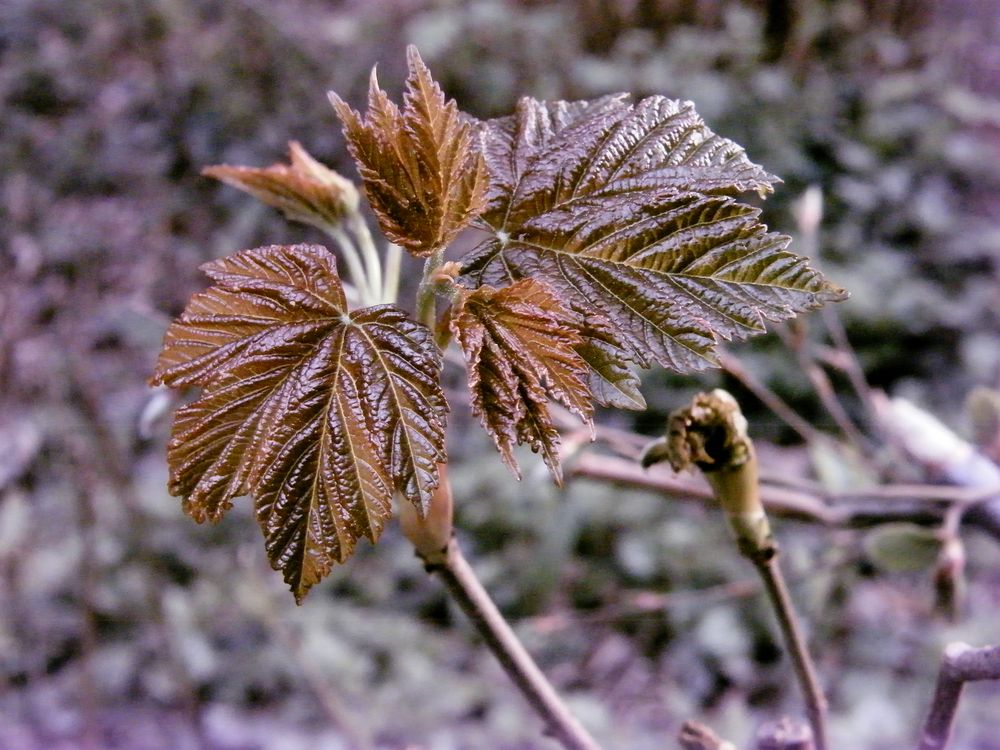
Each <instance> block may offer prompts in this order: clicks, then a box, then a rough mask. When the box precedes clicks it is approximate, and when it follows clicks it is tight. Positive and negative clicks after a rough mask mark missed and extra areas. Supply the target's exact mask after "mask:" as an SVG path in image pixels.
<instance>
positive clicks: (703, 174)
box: [463, 96, 845, 407]
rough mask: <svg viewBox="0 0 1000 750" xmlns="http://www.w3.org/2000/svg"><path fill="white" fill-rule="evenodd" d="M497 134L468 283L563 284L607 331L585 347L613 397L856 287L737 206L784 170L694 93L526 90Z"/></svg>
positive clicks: (623, 397)
mask: <svg viewBox="0 0 1000 750" xmlns="http://www.w3.org/2000/svg"><path fill="white" fill-rule="evenodd" d="M484 139H485V144H484V153H485V156H486V160H487V164H488V167H489V170H490V190H489V193H488V205H487V208H486V210H485V212H484V214H483V217H482V218H483V221H484V223H485V225H486V226H487V228H488V229H489V231H490V233H491V235H492V236H490V237H489V238H488V239H486V240H485V241H484V242H482V243H481V244H480V245H479V246H478V247H477V248H475V249H474V250H473V251H472V252H470V253H469V254H468V255H467V256H466V257H465V258H464V259H463V273H464V283H466V284H468V285H471V286H479V285H481V284H491V285H494V286H504V285H507V284H511V283H514V282H516V281H518V280H520V279H523V278H535V279H543V280H545V281H546V282H547V283H548V284H550V285H551V287H552V289H553V290H554V291H555V293H556V294H557V295H558V296H559V297H560V298H561V299H562V301H563V302H564V303H565V304H566V305H567V306H568V307H569V308H570V309H571V310H572V311H573V312H574V313H575V315H576V316H577V317H578V319H579V321H580V323H579V324H580V327H581V329H582V330H584V331H587V329H588V328H592V329H593V330H592V331H591V334H592V336H591V337H590V339H589V344H588V346H587V347H585V348H584V349H583V350H581V351H582V352H583V354H584V355H585V356H586V358H587V360H588V362H589V363H590V364H591V365H592V367H593V368H594V380H595V382H594V384H593V391H594V394H595V396H596V397H597V399H598V400H599V401H601V403H605V404H608V405H616V406H629V405H631V406H633V407H636V406H641V403H642V402H641V397H639V398H636V397H635V395H637V391H635V387H634V385H635V383H634V379H633V378H632V376H631V375H630V373H629V370H628V368H627V367H626V364H627V363H628V362H629V361H631V362H634V363H637V364H639V365H641V366H644V367H648V366H650V365H651V364H652V363H654V362H656V363H659V364H661V365H663V366H665V367H669V368H671V369H675V370H691V369H700V368H703V367H706V366H708V365H711V364H714V363H715V355H714V350H715V346H716V341H717V339H719V338H723V339H727V338H731V337H744V336H747V335H750V334H754V333H758V332H761V331H763V329H764V327H763V321H764V319H771V320H782V319H785V318H788V317H791V316H793V315H795V314H796V313H798V312H801V311H804V310H808V309H811V308H814V307H817V306H819V305H821V304H822V303H823V302H826V301H830V300H838V299H842V298H843V297H844V296H845V293H844V292H843V290H841V289H839V288H837V287H835V286H833V285H832V284H830V283H829V282H827V281H826V280H825V279H824V278H823V277H822V276H821V275H820V273H819V272H817V271H816V270H814V269H812V268H810V267H809V265H808V264H807V262H806V260H805V259H804V258H802V257H799V256H797V255H794V254H792V253H790V252H788V251H787V250H786V247H787V245H788V242H789V238H788V237H785V236H783V235H780V234H774V233H770V232H768V231H767V227H765V226H764V225H763V224H761V223H760V220H759V211H758V210H757V209H755V208H752V207H750V206H748V205H745V204H741V203H739V202H737V201H736V200H735V198H734V197H733V196H736V195H738V194H739V193H742V192H745V191H756V192H758V193H760V194H764V193H767V192H769V191H770V190H771V184H772V183H773V182H774V181H775V179H776V178H774V177H772V176H771V175H769V174H767V173H766V172H765V171H764V170H763V169H761V168H760V167H758V166H756V165H755V164H753V163H752V162H750V161H749V159H747V157H746V154H745V153H744V151H743V149H742V148H740V147H739V146H737V145H736V144H735V143H733V142H732V141H729V140H727V139H725V138H720V137H719V136H717V135H715V134H714V133H712V131H711V130H709V129H708V128H707V127H706V126H705V124H704V123H703V122H702V121H701V119H700V118H699V117H698V115H697V114H696V113H695V111H694V108H693V106H692V105H691V104H690V103H688V102H677V101H674V100H670V99H666V98H664V97H659V96H654V97H649V98H647V99H643V100H642V101H640V102H638V103H637V104H632V103H630V102H629V101H628V99H627V97H625V96H612V97H605V98H603V99H598V100H595V101H592V102H571V103H567V102H539V101H536V100H533V99H523V100H522V101H521V102H520V104H519V105H518V110H517V113H516V114H515V115H513V116H510V117H506V118H501V119H498V120H493V121H490V122H488V123H486V125H485V135H484ZM588 321H600V324H599V325H597V326H594V325H592V324H590V325H588ZM633 392H634V393H633ZM630 402H631V403H630Z"/></svg>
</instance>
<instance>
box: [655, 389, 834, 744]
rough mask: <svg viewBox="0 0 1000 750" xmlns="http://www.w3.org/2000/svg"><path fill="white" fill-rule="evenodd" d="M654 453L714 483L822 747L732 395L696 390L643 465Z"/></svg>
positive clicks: (822, 704)
mask: <svg viewBox="0 0 1000 750" xmlns="http://www.w3.org/2000/svg"><path fill="white" fill-rule="evenodd" d="M657 461H668V462H669V463H670V465H671V467H672V468H673V469H674V470H675V471H679V470H681V469H684V468H688V467H692V466H695V467H697V468H698V469H700V470H701V472H702V474H703V475H704V476H705V479H706V480H707V481H708V483H709V484H710V485H711V487H712V491H713V494H714V495H715V498H716V499H717V500H718V502H719V505H720V506H721V508H722V511H723V515H724V516H725V518H726V522H727V524H728V525H729V529H730V531H731V532H732V534H733V537H734V539H735V541H736V546H737V548H738V549H739V551H740V554H742V555H743V556H744V557H746V558H747V559H748V560H750V561H751V562H752V563H753V565H754V567H755V568H756V569H757V572H758V573H759V574H760V577H761V580H763V582H764V588H765V591H766V592H767V595H768V599H769V600H770V602H771V607H772V609H773V610H774V612H775V614H776V616H777V618H778V623H779V625H780V626H781V632H782V635H783V636H784V640H785V646H786V648H787V649H788V651H789V653H790V654H791V657H792V665H793V667H794V669H795V675H796V677H797V678H798V681H799V685H800V687H801V689H802V693H803V697H804V699H805V704H806V714H807V716H808V717H809V724H810V726H811V728H812V733H813V739H814V741H815V743H816V750H826V749H827V742H826V708H827V706H826V697H825V696H824V694H823V690H822V688H821V687H820V684H819V680H818V679H817V677H816V670H815V668H814V667H813V663H812V658H811V657H810V655H809V650H808V648H807V646H806V640H805V637H804V636H803V634H802V631H801V628H800V625H799V619H798V616H797V615H796V613H795V608H794V606H793V604H792V600H791V597H790V596H789V594H788V587H787V586H786V585H785V580H784V578H783V577H782V575H781V569H780V568H779V567H778V562H777V558H778V545H777V543H776V542H775V541H774V538H773V536H772V534H771V528H770V523H769V521H768V518H767V513H766V512H765V510H764V505H763V503H762V500H761V492H760V480H759V478H758V473H757V453H756V450H755V449H754V445H753V441H752V440H751V439H750V437H749V435H748V434H747V421H746V419H745V418H744V416H743V414H742V412H741V411H740V407H739V404H738V403H737V402H736V399H734V398H733V397H732V396H731V395H730V394H729V393H727V392H726V391H723V390H714V391H712V392H711V393H699V394H697V395H696V396H695V397H694V398H693V399H692V401H691V403H690V405H688V406H686V407H684V408H683V409H678V410H677V411H674V412H672V413H671V414H670V418H669V419H668V421H667V434H666V437H665V438H664V440H663V441H661V442H660V443H658V444H654V445H653V446H652V450H647V451H646V452H645V453H644V454H643V458H642V463H643V464H644V465H647V466H648V465H651V463H655V462H657Z"/></svg>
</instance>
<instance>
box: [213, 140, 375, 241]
mask: <svg viewBox="0 0 1000 750" xmlns="http://www.w3.org/2000/svg"><path fill="white" fill-rule="evenodd" d="M288 154H289V160H290V164H272V165H271V166H270V167H266V168H263V169H256V168H253V167H231V166H229V165H226V164H218V165H216V166H214V167H205V169H203V170H202V171H201V173H202V174H203V175H206V176H208V177H214V178H215V179H217V180H221V181H222V182H225V183H226V184H227V185H232V186H233V187H236V188H239V189H240V190H243V191H245V192H247V193H250V195H252V196H253V197H254V198H256V199H257V200H259V201H261V202H262V203H266V204H267V205H269V206H274V207H275V208H280V209H281V210H282V212H283V213H284V214H285V216H287V217H288V218H289V219H291V220H292V221H300V222H302V223H303V224H312V225H313V226H316V227H319V228H320V229H326V228H329V227H330V226H332V225H335V224H337V223H339V222H340V220H341V219H342V218H343V217H344V215H345V214H346V213H349V212H352V211H356V210H357V208H358V191H357V189H356V188H355V187H354V183H352V182H351V181H350V180H348V179H345V178H344V177H341V176H340V175H339V174H337V173H336V172H334V171H333V170H332V169H330V168H329V167H327V166H325V165H323V164H321V163H320V162H318V161H316V160H315V159H314V158H313V157H312V156H310V155H309V153H308V152H307V151H306V150H305V149H304V148H302V145H301V144H300V143H298V142H297V141H291V142H290V143H289V144H288Z"/></svg>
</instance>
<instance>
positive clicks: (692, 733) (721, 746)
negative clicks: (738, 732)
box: [677, 721, 736, 750]
mask: <svg viewBox="0 0 1000 750" xmlns="http://www.w3.org/2000/svg"><path fill="white" fill-rule="evenodd" d="M677 741H678V742H680V744H681V747H682V748H684V750H736V745H734V744H733V743H732V742H729V741H727V740H724V739H722V738H721V737H719V735H717V734H716V733H715V732H713V731H712V730H711V729H710V728H709V727H706V726H705V725H704V724H699V723H698V722H696V721H685V722H684V724H683V725H682V726H681V731H680V734H679V735H678V737H677Z"/></svg>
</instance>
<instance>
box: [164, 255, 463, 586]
mask: <svg viewBox="0 0 1000 750" xmlns="http://www.w3.org/2000/svg"><path fill="white" fill-rule="evenodd" d="M203 268H204V270H205V272H206V273H207V274H208V275H209V276H210V277H211V278H212V280H213V281H214V282H215V283H214V285H213V286H212V287H210V288H209V289H208V290H206V291H204V292H201V293H199V294H196V295H194V297H193V298H192V299H191V301H190V303H189V304H188V307H187V309H186V310H185V311H184V313H183V315H182V316H181V317H180V319H179V320H178V321H177V322H175V323H173V324H172V325H171V326H170V328H169V330H168V331H167V336H166V341H165V344H164V349H163V352H162V353H161V355H160V359H159V361H158V362H157V366H156V372H155V374H154V376H153V382H154V383H156V384H166V385H171V386H186V385H200V386H202V388H203V390H202V394H201V397H200V398H199V399H198V400H196V401H195V402H193V403H192V404H190V405H188V406H185V407H183V408H182V409H180V410H179V411H178V413H177V417H176V419H175V422H174V428H173V434H172V437H171V441H170V445H169V448H168V460H169V463H170V490H171V493H173V494H175V495H180V496H183V497H184V498H185V500H184V508H185V510H186V511H187V513H189V514H190V515H191V516H192V517H194V518H195V520H197V521H199V522H201V521H204V520H205V519H209V520H213V521H215V520H218V519H219V518H221V516H222V514H223V513H224V512H225V511H226V510H227V509H228V508H229V507H231V505H232V499H233V498H234V497H236V496H239V495H243V494H249V495H251V496H252V497H253V500H254V507H255V510H256V516H257V520H258V522H259V523H260V525H261V528H262V529H263V531H264V536H265V539H266V546H267V551H268V555H269V557H270V559H271V563H272V565H273V566H274V567H275V568H276V569H280V570H282V571H283V572H284V576H285V581H286V582H287V583H288V584H289V585H290V586H291V588H292V591H293V592H294V594H295V597H296V599H297V600H299V601H301V599H302V598H303V597H304V596H305V594H306V593H307V592H308V590H309V588H310V587H311V586H312V585H313V584H315V583H317V582H318V581H319V580H321V579H322V578H323V577H324V576H325V575H326V574H327V573H328V572H329V571H330V568H331V566H332V565H333V564H334V563H337V562H343V561H344V560H345V559H347V557H348V556H349V555H350V554H351V552H352V551H353V549H354V546H355V542H356V541H357V540H358V539H359V538H360V537H362V536H364V537H367V538H368V539H369V540H371V541H372V542H374V541H375V540H376V539H377V538H378V536H379V533H380V532H381V531H382V528H383V526H384V525H385V522H386V520H387V519H388V518H389V516H390V514H391V503H392V495H393V492H394V491H397V492H400V493H401V494H402V495H404V496H405V497H406V498H407V500H409V501H410V502H412V503H413V504H414V505H415V506H416V507H417V509H418V511H419V512H420V513H424V512H426V508H427V505H428V503H429V501H430V496H431V493H432V491H433V490H434V488H435V487H436V486H437V484H438V468H437V464H438V462H439V461H444V460H445V450H444V425H445V416H446V412H447V404H446V402H445V398H444V394H443V393H442V391H441V388H440V385H439V383H438V376H439V371H440V367H441V357H440V352H439V350H438V348H437V346H436V345H435V344H434V341H433V337H432V336H431V333H430V331H428V330H427V329H426V328H425V327H424V326H422V325H420V324H418V323H416V322H414V321H412V320H410V319H409V318H407V317H406V315H405V314H404V313H403V312H402V311H401V310H399V309H397V308H395V307H393V306H392V305H379V306H376V307H369V308H365V309H363V310H357V311H354V312H349V311H348V310H347V305H346V302H345V299H344V293H343V290H342V288H341V285H340V280H339V278H338V276H337V271H336V262H335V260H334V258H333V256H332V255H330V254H329V253H328V252H327V251H326V249H325V248H322V247H319V246H316V245H294V246H271V247H263V248H257V249H255V250H245V251H243V252H240V253H236V254H235V255H232V256H230V257H228V258H224V259H222V260H218V261H214V262H212V263H209V264H206V265H205V266H204V267H203Z"/></svg>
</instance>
